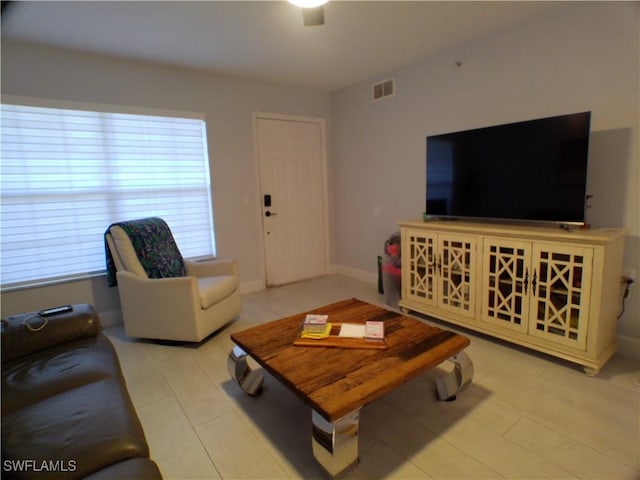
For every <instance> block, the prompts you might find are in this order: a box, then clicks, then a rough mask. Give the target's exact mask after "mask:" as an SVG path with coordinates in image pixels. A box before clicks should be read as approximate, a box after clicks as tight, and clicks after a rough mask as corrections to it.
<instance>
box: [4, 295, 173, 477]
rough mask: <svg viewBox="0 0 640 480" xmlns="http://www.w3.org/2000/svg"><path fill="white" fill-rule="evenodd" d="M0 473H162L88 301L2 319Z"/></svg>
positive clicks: (37, 475) (64, 474)
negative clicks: (54, 310) (60, 309)
mask: <svg viewBox="0 0 640 480" xmlns="http://www.w3.org/2000/svg"><path fill="white" fill-rule="evenodd" d="M2 478H56V479H61V478H70V479H71V478H92V479H98V478H100V479H108V478H117V479H124V478H135V479H145V478H150V479H151V478H154V479H155V478H162V476H161V474H160V471H159V470H158V467H157V466H156V464H155V463H154V462H153V461H152V460H151V459H150V458H149V447H148V445H147V442H146V439H145V436H144V432H143V430H142V426H141V424H140V421H139V419H138V416H137V414H136V411H135V408H134V406H133V404H132V402H131V399H130V398H129V394H128V392H127V387H126V384H125V380H124V377H123V374H122V370H121V368H120V363H119V361H118V357H117V355H116V352H115V350H114V348H113V345H112V344H111V342H110V341H109V339H108V338H107V337H106V336H104V335H103V334H101V333H100V321H99V318H98V316H97V314H96V312H95V311H94V309H93V307H92V306H90V305H74V306H73V308H72V310H71V311H63V312H62V313H58V314H54V315H50V316H44V317H43V316H39V315H38V312H34V313H25V314H20V315H15V316H12V317H8V318H6V319H3V320H2Z"/></svg>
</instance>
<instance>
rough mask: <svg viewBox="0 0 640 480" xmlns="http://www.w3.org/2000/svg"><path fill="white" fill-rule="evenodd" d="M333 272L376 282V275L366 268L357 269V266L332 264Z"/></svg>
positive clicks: (368, 281)
mask: <svg viewBox="0 0 640 480" xmlns="http://www.w3.org/2000/svg"><path fill="white" fill-rule="evenodd" d="M331 270H332V271H333V273H337V274H339V275H344V276H345V277H351V278H355V279H356V280H361V281H363V282H367V283H374V284H375V283H378V275H377V274H375V273H371V272H367V271H366V270H358V269H357V268H351V267H345V266H344V265H332V266H331Z"/></svg>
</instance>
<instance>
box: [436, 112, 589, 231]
mask: <svg viewBox="0 0 640 480" xmlns="http://www.w3.org/2000/svg"><path fill="white" fill-rule="evenodd" d="M590 122H591V112H582V113H575V114H570V115H561V116H556V117H549V118H542V119H536V120H528V121H524V122H517V123H509V124H505V125H497V126H491V127H485V128H479V129H474V130H466V131H461V132H454V133H447V134H443V135H433V136H428V137H427V200H426V212H425V213H426V216H427V217H445V218H456V217H459V218H466V219H492V220H509V221H522V220H524V221H541V222H555V223H568V224H569V223H570V224H574V223H575V224H582V223H583V222H584V208H585V195H586V182H587V156H588V151H589V130H590Z"/></svg>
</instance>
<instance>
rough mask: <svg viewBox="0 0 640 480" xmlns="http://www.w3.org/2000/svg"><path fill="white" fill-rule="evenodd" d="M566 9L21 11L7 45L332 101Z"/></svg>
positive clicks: (426, 4)
mask: <svg viewBox="0 0 640 480" xmlns="http://www.w3.org/2000/svg"><path fill="white" fill-rule="evenodd" d="M3 3H5V2H3ZM561 6H562V4H561V3H558V2H548V1H542V2H529V1H511V2H508V1H498V2H480V1H472V2H462V1H445V2H435V1H399V0H398V1H339V0H333V1H331V2H329V3H328V4H327V5H326V6H325V25H323V26H314V27H305V26H303V23H302V14H301V11H300V9H299V8H298V7H295V6H293V5H291V4H289V3H287V2H285V1H238V0H236V1H135V2H134V1H108V2H100V1H71V2H58V1H43V2H35V1H18V2H10V3H9V4H8V5H7V7H6V8H5V9H4V11H3V14H2V39H3V40H5V39H15V40H21V41H27V42H34V43H43V44H47V45H52V46H57V47H64V48H70V49H75V50H80V51H86V52H94V53H99V54H106V55H113V56H117V57H122V58H129V59H135V60H143V61H150V62H157V63H162V64H166V65H171V66H179V67H187V68H195V69H202V70H207V71H211V72H216V73H221V74H227V75H234V76H241V77H245V78H251V79H260V80H263V81H269V82H274V83H280V84H286V85H291V86H300V87H310V88H315V89H320V90H325V91H333V90H337V89H340V88H343V87H346V86H349V85H352V84H355V83H358V82H361V81H364V80H367V79H370V78H372V77H375V76H376V75H380V74H383V73H385V72H388V71H390V70H393V69H395V68H397V67H399V66H402V65H406V64H410V63H413V62H415V61H417V60H419V59H422V58H426V57H428V56H431V55H435V54H437V53H438V52H441V51H444V50H448V49H451V48H454V47H457V46H459V45H462V44H465V43H467V42H470V41H472V40H474V39H478V38H481V37H484V36H488V35H491V34H494V33H495V32H498V31H501V30H505V29H510V28H515V27H517V25H519V24H522V23H523V22H527V21H529V20H530V19H532V18H534V17H536V16H539V15H544V14H548V13H550V12H551V11H553V10H554V9H556V8H559V7H561Z"/></svg>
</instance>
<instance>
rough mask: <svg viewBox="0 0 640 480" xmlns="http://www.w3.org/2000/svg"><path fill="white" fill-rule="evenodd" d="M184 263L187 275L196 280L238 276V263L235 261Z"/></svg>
mask: <svg viewBox="0 0 640 480" xmlns="http://www.w3.org/2000/svg"><path fill="white" fill-rule="evenodd" d="M184 263H185V266H186V267H187V274H188V275H192V276H194V277H196V278H203V277H217V276H220V275H238V262H237V260H235V259H230V260H226V259H216V260H205V261H202V262H194V261H191V260H185V261H184Z"/></svg>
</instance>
